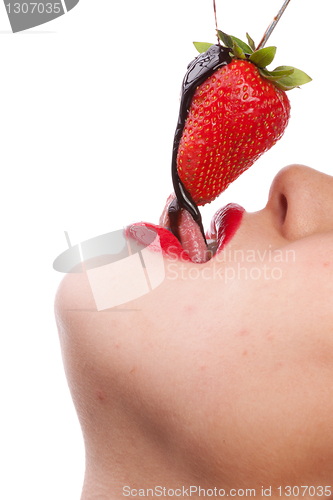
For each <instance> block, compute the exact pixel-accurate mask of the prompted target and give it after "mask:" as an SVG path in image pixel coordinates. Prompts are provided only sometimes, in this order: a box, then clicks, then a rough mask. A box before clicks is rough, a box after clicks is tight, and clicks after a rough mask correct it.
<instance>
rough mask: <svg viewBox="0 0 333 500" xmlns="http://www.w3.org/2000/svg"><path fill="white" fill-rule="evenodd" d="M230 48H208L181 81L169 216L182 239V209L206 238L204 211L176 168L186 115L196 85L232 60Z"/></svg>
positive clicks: (215, 46)
mask: <svg viewBox="0 0 333 500" xmlns="http://www.w3.org/2000/svg"><path fill="white" fill-rule="evenodd" d="M229 52H230V49H228V48H227V47H222V46H221V45H212V46H211V47H209V49H208V50H207V51H206V52H204V53H203V54H200V55H199V56H198V57H197V58H196V59H194V60H193V61H192V62H191V63H190V64H189V65H188V67H187V72H186V75H185V77H184V80H183V84H182V92H181V98H180V109H179V116H178V122H177V127H176V132H175V137H174V141H173V151H172V164H171V174H172V182H173V187H174V190H175V194H176V200H174V201H173V202H172V203H171V204H170V206H169V209H168V214H169V218H170V226H171V231H172V232H173V234H174V235H175V236H176V238H178V239H179V231H178V220H179V214H180V209H181V208H185V210H187V211H188V212H190V214H191V215H192V217H193V219H194V220H195V222H196V223H197V224H198V226H199V228H200V231H201V233H202V235H203V237H204V240H205V241H206V238H205V232H204V229H203V225H202V219H201V214H200V212H199V209H198V207H197V204H196V203H195V201H194V200H193V198H192V196H191V195H190V193H189V192H188V191H187V190H186V189H185V186H184V184H183V183H182V181H181V180H180V178H179V175H178V171H177V155H178V148H179V143H180V140H181V138H182V135H183V130H184V127H185V122H186V118H187V115H188V112H189V110H190V106H191V101H192V98H193V94H194V92H195V90H196V88H197V87H198V86H199V85H201V84H202V83H203V82H204V81H205V80H207V78H208V77H209V76H211V75H212V74H213V73H214V72H215V71H216V70H217V69H218V68H221V67H222V66H225V65H227V64H229V63H230V62H231V57H230V54H229Z"/></svg>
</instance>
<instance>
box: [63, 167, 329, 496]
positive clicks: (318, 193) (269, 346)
mask: <svg viewBox="0 0 333 500" xmlns="http://www.w3.org/2000/svg"><path fill="white" fill-rule="evenodd" d="M164 264H165V271H166V276H165V279H164V281H163V283H162V284H161V285H160V286H159V287H157V288H156V289H155V290H153V291H152V292H150V293H149V294H147V295H145V296H143V297H141V298H139V299H137V300H135V301H133V302H131V303H130V304H127V305H126V307H121V308H119V309H122V311H120V310H118V312H116V311H117V308H115V309H114V311H113V312H112V313H111V312H110V311H109V313H107V311H106V312H99V313H97V312H96V313H95V315H92V314H91V313H88V312H86V313H85V312H84V311H82V309H85V308H87V309H88V308H91V307H92V305H91V304H93V298H92V295H91V291H90V289H89V286H88V284H87V280H86V281H84V280H85V278H84V276H74V275H69V276H68V277H67V278H66V280H67V281H66V280H65V281H64V282H63V284H62V287H60V291H59V293H58V311H59V313H58V316H59V325H60V327H59V329H60V331H61V330H62V331H63V332H65V333H64V336H63V338H67V339H68V338H69V339H74V340H72V341H71V340H69V341H68V340H66V341H63V349H64V357H65V365H66V366H67V368H68V377H69V381H70V385H71V388H72V392H73V397H74V401H80V403H79V404H77V407H78V408H79V409H78V413H79V416H80V419H81V423H82V426H83V428H84V430H85V436H86V446H88V448H89V447H90V448H91V449H92V450H93V449H94V446H96V442H98V443H99V446H100V448H102V449H104V445H103V442H104V441H105V436H104V437H103V439H102V434H103V432H104V431H102V430H99V431H96V430H94V428H93V424H92V423H93V422H94V420H96V419H98V420H99V421H100V422H102V423H101V425H100V428H101V429H102V428H103V425H104V426H105V427H107V425H108V424H107V422H111V421H112V418H113V417H112V415H113V414H114V415H115V416H114V419H116V418H117V417H116V415H118V413H116V412H115V411H114V406H115V403H114V399H113V398H112V401H113V402H112V403H111V402H110V406H109V407H108V408H107V411H106V410H105V405H104V406H103V408H101V409H99V407H98V404H97V403H96V404H95V405H91V404H90V405H89V411H88V410H87V408H88V404H87V406H85V403H84V402H88V401H90V402H91V400H92V399H93V398H94V397H95V396H94V394H96V391H100V392H99V394H102V395H103V397H105V400H106V401H108V395H110V396H111V394H114V393H115V390H116V391H117V392H116V393H117V397H119V400H120V401H121V404H120V402H119V401H118V402H117V403H116V406H117V407H118V406H119V408H120V407H121V408H126V412H127V413H126V414H127V415H132V416H133V415H134V416H135V418H136V419H137V421H139V422H140V425H141V426H144V427H145V429H146V430H145V432H146V433H148V434H150V433H151V434H152V435H153V436H154V442H157V441H158V442H159V446H160V447H161V446H164V457H168V456H170V461H169V462H170V463H171V462H172V460H173V463H174V464H176V465H177V466H178V467H179V470H182V471H185V472H184V474H185V473H186V474H187V473H188V474H192V475H193V477H199V476H200V475H202V477H203V478H205V481H206V483H207V484H212V480H213V479H214V478H215V479H214V481H215V482H216V481H220V483H221V484H222V483H223V484H224V485H225V486H226V487H228V486H229V487H230V488H232V487H239V488H250V487H258V488H259V487H261V486H265V487H266V486H267V487H269V486H272V487H277V486H279V485H281V484H282V485H283V484H289V485H291V486H294V485H298V486H301V483H302V484H307V485H309V486H310V485H313V486H318V485H324V486H325V484H327V485H329V484H330V480H331V479H332V475H333V432H332V431H333V417H332V415H333V382H332V381H333V362H332V356H333V178H332V177H330V176H327V175H325V174H322V173H319V172H317V171H315V170H312V169H310V168H308V167H304V166H297V165H295V166H291V167H287V168H285V169H283V170H281V171H280V173H279V174H278V175H277V176H276V178H275V179H274V181H273V184H272V187H271V189H270V193H269V199H268V203H267V205H266V207H265V208H264V209H263V210H261V211H259V212H255V213H246V212H244V214H243V217H242V220H241V224H240V226H239V227H238V229H237V231H236V233H235V234H234V236H233V237H232V239H231V240H230V241H229V242H228V243H227V244H226V245H225V247H224V249H223V250H222V251H221V252H220V253H219V254H217V255H216V256H215V257H213V258H212V259H211V260H209V261H208V262H206V263H204V264H195V263H193V262H189V261H184V260H181V259H177V260H175V259H172V258H167V257H166V258H165V259H164ZM78 280H81V281H78ZM66 283H67V284H66ZM73 287H74V290H75V300H74V299H73V298H71V297H72V296H73ZM78 294H79V295H78ZM78 296H79V299H78ZM73 301H74V302H73ZM68 302H69V303H70V304H71V306H70V307H68ZM73 304H74V306H75V307H76V308H77V309H80V310H81V312H80V314H79V313H74V312H73V311H72V312H66V311H65V309H73V308H74V309H75V307H74V306H73ZM65 306H66V307H65ZM123 309H127V311H124V310H123ZM69 319H70V321H69ZM69 324H71V333H70V334H69V333H68V331H69V327H68V325H69ZM61 325H62V326H61ZM66 325H67V326H66ZM66 328H67V330H66ZM66 331H67V334H66ZM93 331H98V332H99V333H98V335H92V332H93ZM71 342H72V343H73V342H74V344H75V346H76V348H75V350H73V349H71ZM74 351H76V352H74ZM77 357H79V358H80V359H81V358H83V360H84V362H85V366H87V365H88V366H89V367H90V372H93V373H94V376H93V379H92V378H91V377H90V376H89V374H88V372H89V370H88V371H87V369H86V370H85V371H83V370H81V368H80V366H81V365H80V363H77V362H76V359H77ZM81 361H82V359H81ZM81 364H82V363H81ZM82 379H85V382H84V383H82ZM82 402H83V403H82ZM106 404H107V403H106ZM98 411H100V412H102V413H103V412H104V411H105V414H104V413H103V415H104V416H103V417H99V416H98ZM119 411H120V410H119ZM94 412H96V415H94ZM131 418H132V417H131ZM95 427H96V426H95ZM105 432H107V431H106V430H105ZM91 436H94V438H92V437H91ZM98 436H99V438H98ZM163 443H164V445H163ZM165 443H167V445H166V444H165ZM100 452H101V451H100ZM104 452H105V453H106V454H107V453H108V451H107V449H106V448H105V449H104ZM172 457H173V458H172ZM169 462H168V463H169ZM235 485H236V486H235ZM207 487H208V486H207Z"/></svg>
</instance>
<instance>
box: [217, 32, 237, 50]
mask: <svg viewBox="0 0 333 500" xmlns="http://www.w3.org/2000/svg"><path fill="white" fill-rule="evenodd" d="M217 32H218V35H219V37H220V40H222V42H223V43H224V45H225V46H226V47H228V48H229V49H233V48H234V42H233V40H232V37H231V36H230V35H227V34H226V33H223V31H221V30H217Z"/></svg>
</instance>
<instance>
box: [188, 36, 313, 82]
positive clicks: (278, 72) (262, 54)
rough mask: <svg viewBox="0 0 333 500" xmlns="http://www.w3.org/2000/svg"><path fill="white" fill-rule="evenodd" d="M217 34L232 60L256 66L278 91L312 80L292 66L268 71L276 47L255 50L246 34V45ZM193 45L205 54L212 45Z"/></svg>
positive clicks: (234, 38) (197, 43) (240, 41)
mask: <svg viewBox="0 0 333 500" xmlns="http://www.w3.org/2000/svg"><path fill="white" fill-rule="evenodd" d="M217 32H218V35H219V38H220V40H221V42H222V43H223V45H224V46H225V47H227V48H229V49H230V56H231V57H232V58H234V59H243V60H248V61H250V62H252V63H253V64H254V65H255V66H257V68H258V70H259V73H260V74H261V76H262V77H263V78H266V79H267V80H269V81H271V82H272V83H273V84H274V85H275V86H276V87H277V88H279V89H280V90H291V89H294V88H296V87H300V85H304V84H305V83H309V82H311V80H312V78H310V76H309V75H307V74H306V73H304V71H301V70H300V69H297V68H294V67H293V66H278V67H277V68H275V69H274V70H273V71H270V70H268V69H267V66H268V65H269V64H271V62H273V60H274V57H275V54H276V47H263V48H259V49H256V46H255V43H254V41H253V40H252V38H251V37H250V35H249V34H248V33H246V37H247V41H248V43H245V42H243V41H242V40H240V39H239V38H236V37H235V36H230V35H227V34H226V33H223V31H220V30H217ZM193 44H194V46H195V48H196V49H197V51H198V52H199V53H203V52H206V51H207V50H208V49H209V47H211V46H212V45H213V44H212V43H206V42H193Z"/></svg>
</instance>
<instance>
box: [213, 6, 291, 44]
mask: <svg viewBox="0 0 333 500" xmlns="http://www.w3.org/2000/svg"><path fill="white" fill-rule="evenodd" d="M289 2H290V0H285V2H284V4H283V5H282V7H281V9H280V10H279V12H278V14H277V15H276V16H275V17H274V19H273V21H272V22H271V24H270V25H269V26H268V28H267V30H266V31H265V34H264V36H263V37H262V40H261V42H260V43H259V45H258V47H257V50H258V49H261V48H262V47H264V45H266V42H267V40H268V39H269V37H270V36H271V34H272V32H273V30H274V28H275V26H276V25H277V23H278V22H279V20H280V18H281V16H282V14H283V13H284V11H285V10H286V8H287V6H288V4H289ZM214 3H215V1H214Z"/></svg>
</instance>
